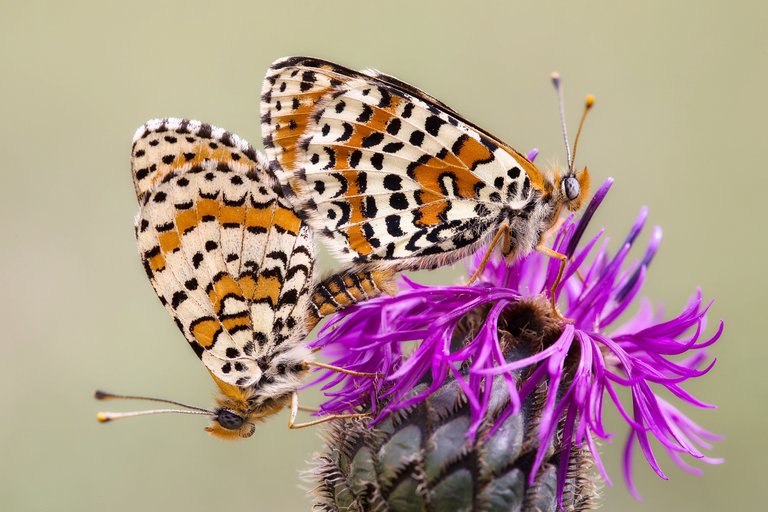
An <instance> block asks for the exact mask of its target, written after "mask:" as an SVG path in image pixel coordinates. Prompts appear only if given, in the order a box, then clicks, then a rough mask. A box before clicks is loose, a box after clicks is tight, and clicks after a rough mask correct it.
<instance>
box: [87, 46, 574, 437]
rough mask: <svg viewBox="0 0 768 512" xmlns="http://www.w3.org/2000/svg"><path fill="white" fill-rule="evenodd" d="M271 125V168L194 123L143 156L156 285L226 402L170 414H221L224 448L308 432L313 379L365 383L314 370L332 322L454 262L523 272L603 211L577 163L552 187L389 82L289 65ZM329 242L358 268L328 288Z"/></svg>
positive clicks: (276, 81)
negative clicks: (573, 214) (279, 425)
mask: <svg viewBox="0 0 768 512" xmlns="http://www.w3.org/2000/svg"><path fill="white" fill-rule="evenodd" d="M261 114H262V116H261V123H262V134H263V138H264V146H265V148H266V152H267V159H268V160H267V161H265V160H264V159H263V158H262V157H261V155H259V154H258V153H257V152H256V151H255V150H254V149H253V148H252V147H251V146H250V145H249V144H248V143H246V142H245V141H243V140H242V139H240V138H239V137H237V136H236V135H233V134H231V133H228V132H226V131H224V130H221V129H218V128H213V127H211V126H209V125H206V124H202V123H199V122H195V121H187V120H179V119H164V120H155V121H150V122H148V123H147V124H145V125H144V126H143V127H142V128H140V129H139V130H138V131H137V133H136V135H135V137H134V143H133V148H132V170H133V178H134V185H135V188H136V193H137V196H138V199H139V204H140V209H139V215H138V218H137V222H136V237H137V241H138V245H139V252H140V255H141V258H142V261H143V262H144V267H145V270H146V272H147V275H148V277H149V279H150V281H151V282H152V284H153V286H154V288H155V291H156V292H157V294H158V296H159V297H160V300H161V302H162V303H163V304H164V306H165V307H166V309H168V311H169V313H170V314H171V316H172V317H173V318H174V320H175V322H176V324H177V326H178V327H179V329H180V330H181V331H182V333H183V334H184V335H185V337H186V338H187V340H188V342H189V343H190V346H191V347H192V348H193V350H194V351H195V353H196V354H197V355H198V357H200V359H201V360H202V361H203V363H204V364H205V366H206V368H207V369H208V371H209V372H210V374H211V376H212V377H213V379H214V381H215V382H216V384H217V386H218V387H219V389H220V391H221V394H220V396H219V397H218V398H217V403H218V406H217V408H216V409H214V410H211V411H209V410H206V409H201V408H195V407H190V406H186V405H183V404H178V403H176V402H171V401H164V400H156V401H161V402H166V403H173V404H176V405H180V406H182V407H184V409H182V410H176V411H177V412H186V413H189V414H204V415H208V416H209V417H210V418H211V419H212V420H213V421H212V423H211V425H210V426H209V427H208V428H207V430H208V431H209V432H211V433H212V434H214V435H217V436H219V437H223V438H239V437H248V436H250V435H251V434H252V433H253V431H254V428H255V427H254V422H255V421H256V420H258V419H260V418H263V417H266V416H268V415H271V414H274V413H276V412H278V411H279V410H281V409H283V408H285V407H287V406H289V404H290V407H291V415H290V423H289V424H290V425H291V426H293V427H296V426H298V425H296V424H295V423H294V420H295V416H296V411H297V410H298V409H299V407H298V401H297V394H296V391H297V389H298V387H299V385H300V382H301V379H302V377H303V376H304V375H305V374H306V372H307V371H308V370H309V368H310V367H311V366H312V365H318V366H325V367H327V368H331V369H334V370H337V371H342V372H348V373H353V374H355V372H349V371H348V370H345V369H341V368H334V367H328V365H321V364H320V363H313V362H311V354H310V351H309V349H308V348H307V347H306V345H305V344H304V343H302V341H303V339H304V337H305V336H306V334H307V333H308V332H309V331H310V330H311V329H312V327H313V326H314V324H315V323H316V322H317V321H318V320H319V319H320V318H322V317H323V316H327V315H329V314H332V313H333V312H335V311H337V310H339V309H341V308H343V307H345V306H347V305H349V304H353V303H355V302H358V301H360V300H366V299H368V298H372V297H375V296H377V295H379V294H380V293H381V292H382V291H387V292H391V291H392V288H393V286H392V278H393V274H394V272H395V271H397V270H403V269H419V268H434V267H436V266H440V265H445V264H449V263H453V262H455V261H457V260H459V259H460V258H462V257H463V256H465V255H467V254H469V253H471V252H473V251H475V250H477V249H478V248H479V247H481V246H483V245H485V244H490V249H489V251H488V254H490V250H492V249H493V247H494V246H495V245H496V244H497V243H499V242H501V243H502V246H501V249H502V253H503V254H504V255H505V256H507V257H510V258H511V257H514V256H522V255H525V254H527V253H529V252H530V251H532V250H534V248H536V247H538V246H540V242H541V239H542V237H543V235H544V233H545V232H546V231H547V230H548V229H549V228H551V227H552V226H553V225H554V223H555V222H556V220H557V218H558V216H559V213H560V211H561V209H562V208H563V207H566V208H568V209H571V210H575V209H577V208H578V207H579V205H580V204H581V202H582V200H583V199H584V197H585V195H586V194H587V189H588V182H589V175H588V172H587V171H586V169H585V170H584V171H583V172H581V173H576V172H575V171H574V170H573V166H572V159H571V157H570V155H569V169H568V170H567V171H566V172H565V174H564V175H561V174H560V173H552V174H551V175H548V174H544V173H542V172H541V171H539V169H538V168H537V167H536V166H534V164H533V163H532V162H531V161H529V160H528V159H527V158H526V157H525V156H523V155H522V154H520V153H518V152H517V151H515V150H514V149H512V148H511V147H510V146H508V145H506V144H504V143H503V142H501V141H499V140H498V139H497V138H495V137H494V136H492V135H490V134H489V133H488V132H486V131H484V130H482V129H480V128H478V127H477V126H475V125H473V124H471V123H470V122H468V121H466V120H465V119H463V118H462V117H461V116H459V115H458V114H457V113H456V112H455V111H453V110H452V109H450V108H449V107H448V106H446V105H445V104H443V103H442V102H440V101H438V100H436V99H435V98H432V97H431V96H429V95H427V94H425V93H424V92H422V91H420V90H418V89H416V88H414V87H412V86H410V85H408V84H405V83H404V82H401V81H399V80H397V79H396V78H393V77H390V76H387V75H383V74H381V73H378V72H375V71H364V72H356V71H352V70H350V69H346V68H344V67H341V66H338V65H336V64H332V63H329V62H325V61H321V60H318V59H312V58H306V57H292V58H286V59H282V60H279V61H277V62H275V63H274V64H273V65H272V66H271V67H270V69H269V71H268V73H267V76H266V79H265V82H264V89H263V91H262V97H261ZM313 232H317V233H318V234H319V235H320V237H321V238H323V239H324V240H325V241H326V242H327V243H328V244H329V246H330V247H331V248H332V249H333V250H334V251H335V252H336V254H338V256H339V257H340V258H342V259H344V260H346V261H347V262H348V263H349V265H348V268H347V270H346V271H344V272H342V273H339V274H336V275H333V276H331V277H329V278H327V279H325V280H323V281H322V282H320V283H319V284H314V281H313V274H314V264H315V261H314V254H315V251H314V243H313ZM549 252H550V253H551V252H552V251H549ZM554 255H557V254H556V253H554ZM557 256H560V255H557ZM561 270H562V266H561ZM358 375H360V374H358ZM97 398H101V399H110V398H124V397H121V396H117V395H112V394H108V393H103V392H97ZM130 398H139V397H130ZM166 411H167V410H165V409H161V410H158V411H144V412H143V413H144V414H146V413H155V412H166ZM136 414H142V413H124V414H118V413H100V419H101V420H102V421H109V420H112V419H116V418H120V417H125V416H127V415H136ZM352 416H354V415H352ZM324 420H325V419H321V420H317V421H314V422H310V423H309V424H315V423H318V422H320V421H324Z"/></svg>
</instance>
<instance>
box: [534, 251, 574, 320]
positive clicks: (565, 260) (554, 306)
mask: <svg viewBox="0 0 768 512" xmlns="http://www.w3.org/2000/svg"><path fill="white" fill-rule="evenodd" d="M536 250H537V251H539V252H540V253H541V254H544V255H546V256H549V257H550V258H557V259H558V260H560V267H559V268H558V269H557V277H556V278H555V282H554V283H553V284H552V289H551V290H550V292H549V299H550V302H551V303H552V311H553V312H554V313H555V315H556V316H557V317H558V318H559V319H561V320H563V321H565V322H569V323H572V322H573V320H571V319H570V318H565V317H564V316H563V315H561V314H560V311H559V310H558V309H557V299H556V297H555V292H556V291H557V287H558V286H560V281H561V280H562V279H563V272H565V265H566V263H568V256H566V255H565V254H561V253H559V252H557V251H555V250H552V249H550V248H549V247H547V246H545V245H537V246H536Z"/></svg>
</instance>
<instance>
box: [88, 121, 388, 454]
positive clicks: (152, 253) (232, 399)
mask: <svg viewBox="0 0 768 512" xmlns="http://www.w3.org/2000/svg"><path fill="white" fill-rule="evenodd" d="M131 167H132V173H133V182H134V186H135V189H136V195H137V198H138V201H139V213H138V216H137V218H136V239H137V243H138V248H139V254H140V256H141V260H142V263H143V265H144V270H145V271H146V274H147V276H148V278H149V280H150V282H151V283H152V286H153V287H154V289H155V291H156V292H157V295H158V297H159V298H160V301H161V302H162V304H163V305H164V306H165V308H166V309H167V310H168V312H169V313H170V315H171V317H172V318H173V320H174V321H175V323H176V325H177V327H178V328H179V330H180V331H181V332H182V333H183V334H184V337H185V338H186V339H187V341H188V343H189V345H190V347H191V348H192V349H193V350H194V352H195V354H197V356H198V357H199V358H200V359H201V361H202V362H203V364H204V365H205V367H206V368H207V370H208V372H209V373H210V375H211V377H212V378H213V380H214V382H215V383H216V385H217V386H218V388H219V391H220V394H219V396H218V397H217V398H216V402H217V406H216V408H215V409H213V410H207V409H203V408H198V407H192V406H188V405H185V404H181V403H178V402H174V401H170V400H162V399H155V398H146V399H148V400H153V401H157V402H164V403H171V404H175V405H179V406H181V407H183V408H184V409H172V410H167V409H161V410H156V411H141V412H135V413H100V415H99V419H100V420H101V421H111V420H114V419H118V418H121V417H126V416H136V415H140V414H154V413H157V412H183V413H188V414H204V415H207V416H209V417H210V418H211V420H212V422H211V424H210V426H208V427H207V428H206V430H207V431H208V432H210V433H211V434H213V435H215V436H217V437H221V438H225V439H237V438H241V437H249V436H250V435H252V434H253V432H254V430H255V422H256V421H257V420H259V419H262V418H264V417H266V416H269V415H272V414H274V413H276V412H278V411H279V410H281V409H283V408H285V407H288V406H290V407H291V416H290V420H289V426H291V427H294V428H296V427H300V426H307V425H309V424H316V423H319V422H322V421H326V420H327V419H329V418H323V419H321V420H316V421H313V422H309V423H307V424H295V423H294V420H295V416H296V411H297V410H298V398H297V394H296V391H297V389H298V387H299V386H300V384H301V380H302V377H303V376H304V375H305V374H306V373H307V372H308V371H309V369H310V367H311V366H320V367H324V368H328V369H334V370H338V371H342V372H343V373H351V374H353V375H363V374H359V373H358V372H353V371H348V370H344V369H339V368H336V367H332V366H330V365H324V364H322V363H318V362H314V361H312V360H311V354H310V350H309V349H308V348H307V346H306V345H305V344H304V343H303V340H304V337H305V336H306V334H307V333H308V332H309V330H311V329H312V327H314V325H315V324H316V323H317V321H319V320H320V319H321V318H323V317H325V316H328V315H330V314H332V313H333V312H335V311H337V310H339V309H341V308H343V307H346V306H348V305H350V304H352V303H355V302H357V301H360V300H366V299H368V298H372V297H375V296H377V295H378V294H380V293H382V291H386V292H389V293H392V285H391V279H392V274H393V273H392V272H359V273H341V274H336V275H332V276H330V277H328V278H326V279H325V280H323V281H321V282H320V283H314V281H313V277H314V269H315V248H314V244H313V233H312V230H311V228H310V227H309V226H308V225H307V223H306V222H304V221H303V220H302V219H301V218H300V217H299V215H297V214H296V212H295V211H294V210H293V209H292V207H291V205H290V204H289V203H288V202H287V201H286V199H285V198H284V197H283V195H282V189H281V187H280V185H279V183H278V181H277V180H276V179H275V177H274V175H273V174H272V173H271V172H270V171H269V170H268V169H267V168H266V162H265V160H264V157H263V156H262V155H261V154H259V153H258V152H257V151H256V150H254V149H253V147H251V145H250V144H248V143H247V142H245V141H244V140H243V139H241V138H240V137H238V136H237V135H234V134H232V133H229V132H227V131H225V130H223V129H220V128H216V127H213V126H211V125H208V124H204V123H200V122H198V121H190V120H186V119H156V120H152V121H149V122H147V123H146V124H145V125H143V126H142V127H141V128H139V129H138V130H137V132H136V135H135V136H134V140H133V147H132V158H131ZM96 397H97V398H99V399H114V398H144V397H127V396H122V395H114V394H111V393H106V392H101V391H99V392H97V393H96ZM354 416H356V415H354V414H352V415H346V417H354ZM337 417H338V416H337Z"/></svg>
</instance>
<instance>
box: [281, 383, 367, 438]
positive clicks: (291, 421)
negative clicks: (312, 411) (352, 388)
mask: <svg viewBox="0 0 768 512" xmlns="http://www.w3.org/2000/svg"><path fill="white" fill-rule="evenodd" d="M299 410H307V408H305V407H301V406H299V394H298V393H296V392H295V391H294V392H293V394H292V395H291V413H290V416H289V417H288V428H291V429H296V428H305V427H312V426H314V425H320V424H321V423H325V422H327V421H332V420H343V419H352V418H364V417H366V416H372V413H369V412H364V413H358V414H330V415H328V416H325V417H323V418H318V419H316V420H313V421H307V422H304V423H296V414H298V412H299Z"/></svg>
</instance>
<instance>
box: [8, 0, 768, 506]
mask: <svg viewBox="0 0 768 512" xmlns="http://www.w3.org/2000/svg"><path fill="white" fill-rule="evenodd" d="M767 23H768V7H767V6H766V3H765V2H759V1H755V2H727V3H726V2H713V1H688V2H668V1H648V2H591V1H584V2H511V1H509V0H501V1H488V2H452V1H446V0H440V1H432V2H426V1H422V2H400V1H396V0H392V1H389V2H375V3H373V2H370V3H369V2H353V1H344V2H341V1H339V2H336V1H334V2H330V1H329V2H286V1H272V2H255V1H251V2H247V1H243V2H227V1H222V2H203V1H174V2H155V1H146V0H133V1H130V2H97V1H91V2H77V1H69V2H57V1H49V2H44V1H36V0H29V1H25V2H12V1H9V0H3V1H0V155H2V156H1V157H0V191H1V192H2V201H0V232H1V235H0V240H1V241H2V242H0V243H1V244H2V245H1V246H0V280H1V281H0V290H2V294H0V321H2V326H3V329H2V336H0V382H2V385H1V386H0V411H1V412H0V417H1V418H2V420H1V421H0V509H1V510H7V511H32V510H35V511H37V510H78V511H90V510H110V511H112V512H119V511H134V512H135V511H137V510H161V509H166V510H184V511H188V512H193V511H198V510H201V511H202V510H227V511H257V510H258V511H272V510H281V511H282V510H286V511H294V510H296V511H298V510H307V509H309V507H310V501H309V499H308V498H307V497H306V495H305V493H304V491H302V490H301V489H300V486H301V483H300V479H299V476H298V472H299V470H300V469H302V468H305V467H306V463H305V462H306V461H307V460H309V459H311V457H312V453H313V451H314V450H316V449H317V448H318V447H319V444H320V442H319V439H318V433H319V430H312V429H306V430H302V431H289V430H288V429H287V428H286V427H285V423H286V419H287V417H286V414H282V415H280V416H279V417H278V418H276V419H274V420H273V421H270V422H268V423H266V424H264V425H262V426H260V427H259V430H258V432H257V434H256V435H255V436H254V437H253V438H251V439H250V440H248V441H245V442H240V443H225V442H221V441H217V440H215V439H213V438H210V437H209V436H208V435H206V434H205V433H204V432H203V431H202V428H203V426H204V424H205V421H204V420H202V419H200V418H195V417H187V416H168V417H150V418H143V419H140V420H133V421H126V422H123V423H116V424H112V425H107V426H102V425H98V424H97V423H96V421H95V419H94V414H95V412H96V411H97V410H98V409H99V408H100V407H101V406H102V405H101V404H98V403H96V402H94V401H92V400H91V398H90V394H91V391H92V390H93V389H94V388H95V387H104V388H106V389H110V390H115V391H118V392H131V393H137V394H141V393H144V394H150V395H159V396H164V397H170V398H174V399H177V400H182V401H187V402H191V403H193V404H199V405H209V404H210V397H211V396H212V392H213V386H212V383H211V382H210V379H209V378H208V377H207V376H206V372H205V371H204V370H203V367H202V366H201V365H200V364H199V363H198V361H197V359H196V358H195V356H194V354H193V353H192V351H190V350H189V349H188V348H187V347H186V346H185V345H186V342H185V341H184V340H183V339H182V336H181V335H180V334H179V332H177V330H176V328H175V326H174V325H173V322H171V320H170V319H169V318H168V317H167V314H166V313H165V311H164V309H163V308H162V307H161V306H160V304H159V302H158V300H157V299H156V297H155V296H154V293H153V291H152V289H151V287H150V285H149V283H148V282H147V280H146V278H145V276H144V273H143V271H142V269H141V267H140V264H139V260H138V257H137V254H136V248H135V242H134V238H133V233H132V229H133V227H132V222H133V217H134V214H135V211H136V200H135V197H134V193H133V186H132V184H131V179H130V173H129V163H128V156H129V148H130V141H131V136H132V135H133V132H134V130H135V129H136V127H138V126H139V125H140V124H141V123H143V122H144V121H145V120H146V119H148V118H151V117H159V116H183V117H191V118H196V119H201V120H204V121H207V122H210V123H213V124H216V125H219V126H223V127H226V128H227V129H229V130H231V131H234V132H236V133H238V134H240V135H242V136H243V137H245V138H247V139H248V140H250V141H252V142H253V143H254V144H255V145H257V146H260V132H259V123H258V109H259V104H258V100H259V90H260V87H261V80H262V76H263V73H264V71H265V70H266V68H267V66H269V64H270V62H272V61H273V60H274V59H276V58H278V57H281V56H285V55H291V54H309V55H315V56H319V57H324V58H327V59H330V60H335V61H337V62H339V63H343V64H346V65H348V66H350V67H357V68H363V67H376V68H379V69H381V70H383V71H385V72H387V73H390V74H394V75H396V76H398V77H400V78H402V79H405V80H407V81H409V82H411V83H414V84H416V85H418V86H420V87H422V88H423V89H425V90H427V91H429V92H430V93H431V94H433V95H435V96H437V97H439V98H441V99H443V100H444V101H445V102H447V103H448V104H449V105H451V106H453V107H454V108H456V109H457V110H458V111H460V112H462V113H464V114H465V115H466V116H467V117H468V118H470V119H472V120H473V121H475V122H477V123H478V124H480V125H482V126H484V127H486V128H488V129H489V130H491V131H492V132H494V133H496V134H498V135H499V136H500V137H502V138H503V139H504V140H506V141H508V142H510V143H511V144H512V145H514V146H516V147H517V148H519V149H521V150H528V149H529V148H532V147H538V148H540V150H541V156H540V157H539V158H540V162H545V163H546V161H547V159H550V158H551V159H558V160H560V161H563V160H564V158H563V147H562V142H561V137H560V128H559V124H558V120H557V107H556V102H555V97H554V94H553V91H552V90H551V87H550V84H549V82H548V77H549V74H550V72H551V71H553V70H558V71H560V73H561V74H562V75H563V77H564V81H565V92H566V103H567V108H568V118H569V121H570V125H571V127H572V129H574V128H575V124H576V121H577V120H578V115H579V113H580V106H581V102H582V101H583V98H584V96H585V95H586V94H587V93H593V94H595V95H596V96H597V104H596V108H595V110H594V113H593V114H594V115H593V116H592V118H591V119H590V120H589V121H588V123H587V128H586V132H585V135H584V138H583V145H582V146H581V150H580V154H579V158H578V160H579V162H580V163H581V164H588V165H589V166H590V169H591V170H592V173H593V176H594V177H595V180H596V183H597V184H599V183H600V182H601V181H602V180H603V179H605V178H606V177H608V176H613V177H614V178H615V179H616V183H615V185H614V188H613V190H612V192H611V194H610V195H609V197H608V199H607V201H606V203H605V205H604V207H603V208H602V210H601V212H600V213H599V215H598V217H597V222H596V224H602V225H605V226H606V227H607V228H608V230H609V232H612V233H614V240H615V241H616V242H618V240H620V239H622V238H623V236H624V234H625V232H626V230H627V229H628V227H629V225H630V224H631V222H632V220H633V219H634V217H635V215H636V214H637V211H638V209H639V208H640V207H641V205H648V206H649V207H650V211H651V215H650V221H651V223H657V224H661V225H662V226H663V228H664V235H665V239H664V243H663V245H662V250H661V252H660V254H659V255H658V257H657V259H656V261H655V262H654V264H653V267H652V270H651V272H650V275H649V280H648V285H647V287H646V289H645V293H646V295H648V296H650V297H651V298H653V299H654V300H658V301H662V302H664V303H665V304H667V305H668V310H669V311H670V312H674V311H676V310H679V308H680V307H681V306H682V305H683V304H684V303H685V301H686V298H687V297H688V296H689V295H690V294H691V293H692V292H693V291H694V290H695V288H696V286H699V285H700V286H702V288H703V290H704V293H705V295H706V296H707V297H711V296H714V297H716V298H717V302H716V304H715V306H714V308H713V309H712V316H713V317H714V319H717V318H723V319H725V321H726V323H727V331H726V334H725V335H724V337H723V338H722V340H721V341H720V342H719V343H718V344H717V345H716V346H715V347H714V350H713V354H714V355H715V356H716V357H717V358H718V363H717V365H716V367H715V369H714V370H713V371H712V372H711V373H710V374H709V375H708V376H707V377H706V378H703V379H701V381H700V382H697V383H695V385H693V386H690V387H689V389H690V390H691V391H693V392H694V393H696V394H697V395H698V396H700V397H701V398H702V399H704V400H706V401H709V402H712V403H716V404H718V405H719V408H718V409H717V410H714V411H693V412H692V416H693V417H694V418H695V419H696V420H698V421H700V422H701V423H702V424H703V425H705V426H706V427H708V428H710V429H712V430H714V431H716V432H720V433H722V434H724V435H725V436H726V440H725V441H724V442H722V443H720V444H719V445H718V446H717V449H716V450H715V452H714V454H715V455H717V456H722V457H724V458H725V459H726V463H725V464H724V465H721V466H714V467H706V468H705V473H704V476H703V477H695V476H691V475H688V474H685V473H682V472H680V471H678V470H676V469H675V468H674V465H673V464H672V463H671V462H670V461H669V460H667V459H665V458H664V457H663V456H662V465H663V467H664V468H665V469H666V470H668V472H669V474H670V476H671V480H670V481H668V482H664V481H661V480H659V479H658V478H656V477H655V475H653V474H652V472H651V471H650V470H649V469H648V467H647V465H645V464H644V463H641V462H640V460H636V464H635V467H636V473H637V479H638V486H639V488H640V490H641V492H642V493H643V495H644V498H645V499H644V501H643V502H637V501H635V500H633V499H632V498H631V497H630V496H629V494H628V493H627V491H626V489H625V488H624V486H623V484H622V482H621V472H620V459H621V444H622V440H623V436H624V428H623V426H622V425H621V423H619V422H614V423H613V426H614V428H615V429H617V439H616V442H615V443H614V444H613V445H608V446H606V447H605V448H604V456H603V457H604V460H606V461H607V464H608V466H609V470H610V472H611V474H612V475H613V477H614V481H615V485H614V487H612V488H608V489H606V491H605V493H604V504H605V509H606V510H622V511H640V510H654V511H680V510H725V509H731V510H760V509H762V507H763V506H764V494H765V493H764V490H765V484H764V467H765V466H764V462H763V459H764V453H765V452H766V449H768V441H767V440H766V435H765V432H766V430H768V415H767V414H766V405H768V400H766V398H768V396H767V395H768V391H767V390H766V384H768V377H766V374H768V372H767V371H766V367H765V364H766V355H767V354H768V343H766V339H765V334H764V327H763V326H764V323H763V320H765V306H764V295H765V285H766V271H765V264H764V262H765V254H766V249H768V245H767V244H766V229H765V223H764V221H763V219H762V218H761V216H762V215H763V214H764V211H765V208H764V207H763V203H764V200H765V199H764V198H765V197H766V190H768V189H767V186H768V180H766V176H768V173H767V172H766V171H765V169H764V166H765V150H766V147H767V146H766V140H767V137H766V136H767V135H768V133H767V129H766V125H767V123H766V119H768V109H767V108H766V105H767V103H766V88H765V87H766V83H768V65H767V63H768V36H767V35H766V32H765V27H766V24H767ZM647 236H648V234H647V233H646V234H645V235H644V237H645V239H647ZM321 264H322V266H323V268H328V267H329V265H330V264H331V261H330V260H329V259H328V258H325V259H323V260H322V261H321ZM461 272H462V269H461V268H459V267H457V268H454V269H446V270H443V271H440V272H436V273H433V274H430V275H426V276H425V275H422V276H419V278H420V279H422V280H425V281H428V282H432V283H448V282H452V281H453V280H455V279H457V277H458V276H459V275H460V274H461ZM713 324H714V322H713ZM316 399H317V397H310V398H309V399H308V402H312V401H313V400H316ZM124 405H125V408H129V406H128V404H124ZM132 405H133V404H132ZM135 405H137V406H141V405H142V404H135ZM118 408H119V406H118Z"/></svg>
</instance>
